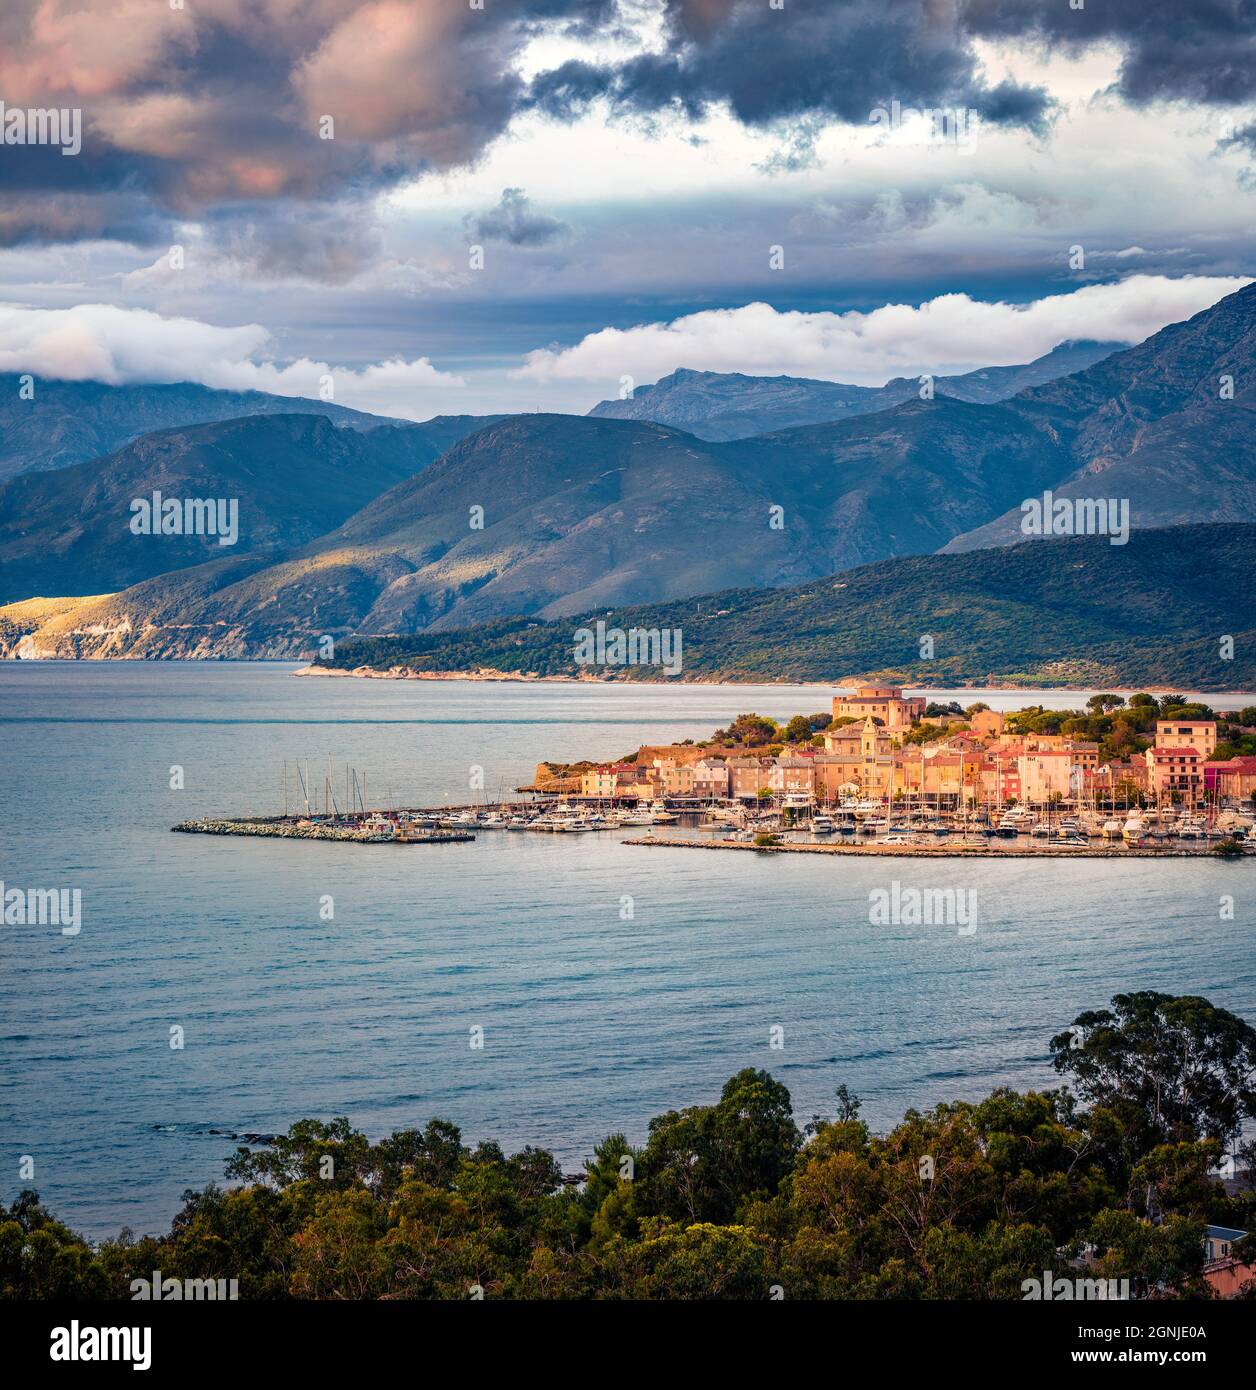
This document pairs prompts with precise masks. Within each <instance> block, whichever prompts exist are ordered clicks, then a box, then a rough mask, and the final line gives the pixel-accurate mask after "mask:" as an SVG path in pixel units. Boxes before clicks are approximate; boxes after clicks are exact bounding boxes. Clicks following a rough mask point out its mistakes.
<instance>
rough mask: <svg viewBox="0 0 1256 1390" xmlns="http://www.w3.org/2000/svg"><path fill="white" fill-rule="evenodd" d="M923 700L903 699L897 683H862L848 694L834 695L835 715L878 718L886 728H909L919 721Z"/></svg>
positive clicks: (838, 717)
mask: <svg viewBox="0 0 1256 1390" xmlns="http://www.w3.org/2000/svg"><path fill="white" fill-rule="evenodd" d="M924 712H925V701H924V700H923V699H921V698H919V697H915V698H912V699H905V698H904V697H903V691H902V688H901V687H899V686H897V685H861V686H859V687H858V688H857V689H856V690H855V691H854V693H853V694H851V695H835V696H834V697H833V718H834V719H860V720H863V719H867V718H869V717H870V716H871V718H873V719H878V720H880V722H881V724H882V725H883V726H884V727H885V728H887V729H897V730H902V729H910V728H911V726H912V725H913V724H917V723H919V722H920V720H921V718H922V717H923V716H924Z"/></svg>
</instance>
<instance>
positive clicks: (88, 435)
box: [0, 372, 408, 481]
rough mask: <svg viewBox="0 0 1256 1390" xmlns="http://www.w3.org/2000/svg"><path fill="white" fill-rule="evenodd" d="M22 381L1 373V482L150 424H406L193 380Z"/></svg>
mask: <svg viewBox="0 0 1256 1390" xmlns="http://www.w3.org/2000/svg"><path fill="white" fill-rule="evenodd" d="M22 383H23V378H21V377H19V376H15V375H13V374H12V373H5V372H0V481H3V480H4V479H6V478H13V477H16V476H17V475H18V474H19V473H39V472H43V471H44V470H46V469H50V468H66V467H68V466H70V465H71V464H75V463H85V462H86V461H87V460H88V459H94V458H101V457H103V456H105V455H107V454H111V453H113V451H114V450H115V449H119V448H121V447H122V445H124V444H126V443H128V442H129V441H131V440H132V439H138V438H139V436H140V435H142V434H148V433H149V432H150V431H151V430H160V429H170V428H175V427H178V428H186V427H187V426H189V425H201V424H208V423H210V422H211V421H214V420H233V419H237V418H238V417H240V416H242V415H293V414H301V415H322V416H325V417H326V418H327V419H328V420H331V421H332V423H333V424H336V425H340V426H342V427H343V428H346V429H375V428H376V427H377V426H379V425H381V424H386V423H391V424H402V423H408V422H404V421H399V420H398V421H388V420H386V419H385V418H384V417H381V416H377V415H366V414H363V413H362V412H361V411H358V410H349V409H347V408H346V407H345V406H342V405H336V404H335V403H334V402H331V401H313V400H306V399H305V398H303V397H300V396H272V395H269V394H268V393H267V392H265V391H216V390H213V389H212V388H211V387H208V386H198V385H196V384H194V383H192V382H178V383H175V384H173V385H155V386H146V385H138V386H105V385H103V384H101V383H100V382H97V381H55V380H51V379H47V380H46V379H44V378H43V377H39V378H37V379H36V380H35V381H34V383H33V392H34V394H33V395H30V396H28V395H27V394H26V393H25V392H23V390H22Z"/></svg>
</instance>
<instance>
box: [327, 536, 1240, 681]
mask: <svg viewBox="0 0 1256 1390" xmlns="http://www.w3.org/2000/svg"><path fill="white" fill-rule="evenodd" d="M1254 558H1256V526H1176V527H1167V528H1165V529H1162V530H1153V531H1143V532H1138V533H1136V534H1135V535H1134V536H1133V537H1132V538H1131V540H1130V543H1129V544H1128V545H1127V546H1123V547H1122V546H1112V545H1109V544H1108V543H1107V541H1106V540H1105V539H1104V538H1103V537H1094V536H1078V537H1071V538H1068V539H1060V540H1036V541H1023V542H1022V543H1021V544H1019V545H1014V546H1007V547H1003V548H999V549H991V550H978V551H972V552H970V553H967V554H962V555H913V556H906V557H904V558H902V559H897V560H883V561H881V562H880V563H879V564H875V565H865V566H862V567H860V568H858V569H854V570H848V571H846V572H845V573H842V574H838V575H830V576H826V577H825V578H824V579H822V580H819V581H811V582H809V583H807V584H802V585H796V586H794V587H792V588H788V589H770V590H761V589H755V590H745V589H742V590H732V591H729V592H726V593H720V594H707V595H704V596H702V597H699V598H690V599H683V600H679V601H677V602H675V603H666V604H650V605H644V606H641V607H630V608H616V609H614V610H613V611H610V612H608V611H606V610H604V609H599V610H597V611H596V612H590V613H586V614H581V615H577V616H574V617H572V618H569V619H567V620H566V621H562V622H549V623H536V622H534V621H531V620H528V619H525V618H513V619H502V620H498V621H497V622H494V623H491V624H486V625H485V626H482V627H478V628H470V629H466V630H464V631H459V632H441V633H432V632H428V633H419V634H417V635H413V636H407V637H390V638H374V639H371V638H363V639H357V640H353V641H350V642H346V643H343V644H341V646H340V647H339V648H338V649H337V652H336V654H335V656H334V658H332V659H329V660H320V661H319V662H317V663H316V665H317V667H319V668H323V669H331V670H341V671H348V670H354V669H356V668H359V667H363V666H365V667H369V668H370V669H372V670H375V671H381V672H391V673H393V674H419V673H424V672H426V673H432V672H472V673H485V672H495V673H509V674H520V675H534V676H548V677H555V676H566V677H569V678H579V677H581V676H584V677H586V678H589V677H593V678H606V677H611V678H614V677H618V678H620V679H626V680H656V679H661V678H662V676H661V673H660V671H659V670H657V669H655V668H652V667H645V666H637V667H619V668H607V667H602V668H595V669H593V670H590V669H589V668H587V667H585V668H582V667H581V666H579V665H578V664H577V662H576V660H575V650H576V637H575V634H576V632H577V631H578V630H579V629H580V628H581V627H586V626H589V625H591V624H593V623H594V622H595V621H596V620H597V619H602V620H603V621H604V622H605V623H606V625H607V627H608V628H609V627H614V628H618V629H622V630H625V631H626V630H627V629H629V628H633V627H637V628H645V629H652V628H657V629H660V630H662V629H671V630H672V631H673V632H675V631H677V630H679V632H680V634H681V647H680V650H681V653H682V662H683V670H682V672H681V674H680V677H679V678H680V679H683V680H691V681H692V680H696V681H712V680H731V681H756V682H771V681H790V682H793V681H841V680H842V679H843V677H844V675H845V674H846V673H849V672H857V673H861V674H864V675H873V676H875V675H881V676H884V677H886V678H895V679H898V680H901V681H902V682H904V683H908V684H912V685H932V686H943V687H945V686H947V685H958V684H1025V685H1064V684H1068V685H1080V686H1087V685H1092V686H1097V687H1100V688H1104V687H1112V686H1116V687H1119V688H1126V689H1128V688H1137V687H1141V686H1151V687H1156V686H1161V687H1164V686H1176V687H1178V688H1196V689H1205V690H1209V689H1211V690H1226V689H1229V690H1233V689H1246V690H1250V689H1252V688H1253V685H1256V565H1253V563H1252V561H1253V559H1254ZM1222 635H1229V636H1232V637H1233V639H1234V656H1233V658H1230V659H1227V658H1226V657H1225V656H1224V655H1223V647H1222V644H1221V642H1220V637H1221V636H1222ZM926 637H927V638H928V639H930V643H931V645H932V653H933V654H932V655H931V656H930V657H928V658H927V659H926V658H925V657H922V654H921V653H922V649H923V647H924V644H923V639H925V638H926Z"/></svg>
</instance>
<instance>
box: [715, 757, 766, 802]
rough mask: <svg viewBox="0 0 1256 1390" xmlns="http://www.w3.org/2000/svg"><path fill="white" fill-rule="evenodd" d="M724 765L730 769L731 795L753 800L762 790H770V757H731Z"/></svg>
mask: <svg viewBox="0 0 1256 1390" xmlns="http://www.w3.org/2000/svg"><path fill="white" fill-rule="evenodd" d="M724 766H725V767H726V768H727V769H728V780H729V795H730V796H732V797H735V798H738V799H748V800H752V799H754V798H757V797H758V795H759V793H760V791H768V790H770V787H769V786H768V771H769V769H770V768H771V766H772V760H771V759H770V758H729V759H728V761H727V762H726V763H725V764H724Z"/></svg>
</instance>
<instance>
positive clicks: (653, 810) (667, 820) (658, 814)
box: [650, 801, 676, 825]
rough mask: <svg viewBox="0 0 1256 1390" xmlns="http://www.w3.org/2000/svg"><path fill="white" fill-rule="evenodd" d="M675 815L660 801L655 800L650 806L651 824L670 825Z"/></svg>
mask: <svg viewBox="0 0 1256 1390" xmlns="http://www.w3.org/2000/svg"><path fill="white" fill-rule="evenodd" d="M675 820H676V817H675V816H674V815H673V814H672V813H671V812H670V811H669V810H668V809H667V807H666V806H665V805H664V804H663V802H661V801H656V802H655V803H654V804H653V805H652V806H651V807H650V824H651V825H671V824H672V823H673V822H674V821H675Z"/></svg>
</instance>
